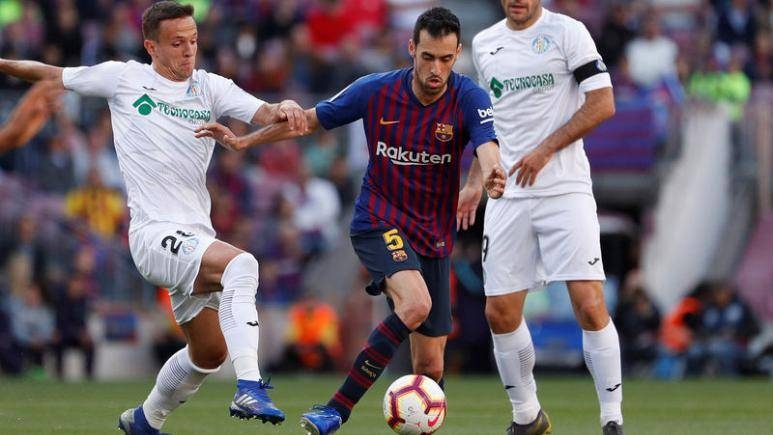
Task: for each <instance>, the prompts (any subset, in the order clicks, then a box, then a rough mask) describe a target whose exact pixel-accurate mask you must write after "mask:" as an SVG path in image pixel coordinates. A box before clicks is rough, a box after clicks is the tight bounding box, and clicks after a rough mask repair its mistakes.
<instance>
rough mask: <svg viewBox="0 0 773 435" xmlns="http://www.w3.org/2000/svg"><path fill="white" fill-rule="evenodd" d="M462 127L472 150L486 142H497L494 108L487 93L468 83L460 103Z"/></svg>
mask: <svg viewBox="0 0 773 435" xmlns="http://www.w3.org/2000/svg"><path fill="white" fill-rule="evenodd" d="M461 104H462V113H463V116H464V125H466V126H467V134H468V135H469V137H470V143H471V144H472V147H473V148H477V147H478V146H480V145H483V144H484V143H486V142H491V141H494V142H496V141H497V135H496V132H495V131H494V108H493V107H492V105H491V99H490V98H489V96H488V93H486V91H484V90H483V89H482V88H480V87H479V86H476V85H475V84H474V83H472V82H470V89H469V90H468V91H467V92H465V94H464V97H463V98H462V101H461Z"/></svg>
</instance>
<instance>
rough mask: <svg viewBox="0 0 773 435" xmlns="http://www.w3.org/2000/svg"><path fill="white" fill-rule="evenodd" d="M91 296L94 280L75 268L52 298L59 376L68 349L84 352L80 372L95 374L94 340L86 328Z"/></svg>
mask: <svg viewBox="0 0 773 435" xmlns="http://www.w3.org/2000/svg"><path fill="white" fill-rule="evenodd" d="M94 297H95V295H94V294H93V282H92V281H91V279H90V278H89V276H88V275H86V274H84V273H82V272H79V271H75V273H74V274H73V275H72V276H71V277H70V278H69V279H68V280H67V283H66V285H65V288H64V289H61V290H60V293H59V294H58V295H57V296H56V298H55V303H54V309H55V312H56V331H55V333H54V339H53V348H54V356H55V358H56V374H57V376H58V377H59V379H63V378H64V355H65V352H66V351H67V350H68V349H75V350H77V351H79V352H81V353H82V354H83V373H84V374H85V375H86V378H88V379H92V378H93V377H94V340H93V339H92V337H91V333H90V332H89V328H88V320H89V314H90V313H91V306H90V305H91V299H92V298H94Z"/></svg>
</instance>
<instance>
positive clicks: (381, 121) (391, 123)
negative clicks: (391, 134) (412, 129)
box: [378, 116, 400, 125]
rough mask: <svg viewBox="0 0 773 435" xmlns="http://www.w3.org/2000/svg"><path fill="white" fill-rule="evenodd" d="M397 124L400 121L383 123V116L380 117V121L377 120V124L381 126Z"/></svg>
mask: <svg viewBox="0 0 773 435" xmlns="http://www.w3.org/2000/svg"><path fill="white" fill-rule="evenodd" d="M398 122H400V121H399V120H397V121H384V117H383V116H382V117H381V119H379V120H378V123H379V124H381V125H393V124H397V123H398Z"/></svg>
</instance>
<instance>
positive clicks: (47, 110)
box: [6, 80, 63, 146]
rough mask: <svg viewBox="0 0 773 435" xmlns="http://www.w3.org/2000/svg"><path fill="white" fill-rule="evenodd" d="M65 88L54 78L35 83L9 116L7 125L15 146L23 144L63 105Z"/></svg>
mask: <svg viewBox="0 0 773 435" xmlns="http://www.w3.org/2000/svg"><path fill="white" fill-rule="evenodd" d="M62 92H63V89H62V87H61V86H59V84H58V83H56V82H55V81H53V80H42V81H39V82H37V83H35V85H33V86H32V87H31V88H30V90H29V91H27V93H26V94H24V96H23V97H22V99H21V100H20V101H19V104H18V105H17V106H16V108H15V109H14V111H13V112H12V113H11V115H10V116H9V118H8V120H7V122H6V125H7V126H8V129H9V130H8V132H9V136H10V137H13V138H14V139H13V142H14V143H13V144H12V145H13V146H22V145H24V144H25V143H27V142H28V141H29V140H30V139H32V137H33V136H35V135H36V134H37V133H38V132H39V131H40V129H41V128H43V126H44V125H45V124H46V122H48V118H49V117H50V116H51V114H52V113H54V112H55V111H57V110H58V109H59V107H60V106H61V102H60V100H59V97H61V95H62Z"/></svg>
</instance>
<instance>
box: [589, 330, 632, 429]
mask: <svg viewBox="0 0 773 435" xmlns="http://www.w3.org/2000/svg"><path fill="white" fill-rule="evenodd" d="M582 348H583V353H584V354H585V365H586V366H588V371H590V374H591V376H593V382H594V383H595V384H596V393H597V394H598V397H599V405H600V407H601V425H602V426H603V425H605V424H607V423H608V422H610V421H612V420H614V421H616V422H618V423H619V424H623V413H622V403H623V384H622V382H623V381H622V374H621V369H620V341H619V339H618V337H617V329H615V325H614V323H612V319H611V318H610V319H609V323H607V326H605V327H604V328H602V329H601V330H598V331H585V330H583V331H582Z"/></svg>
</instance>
